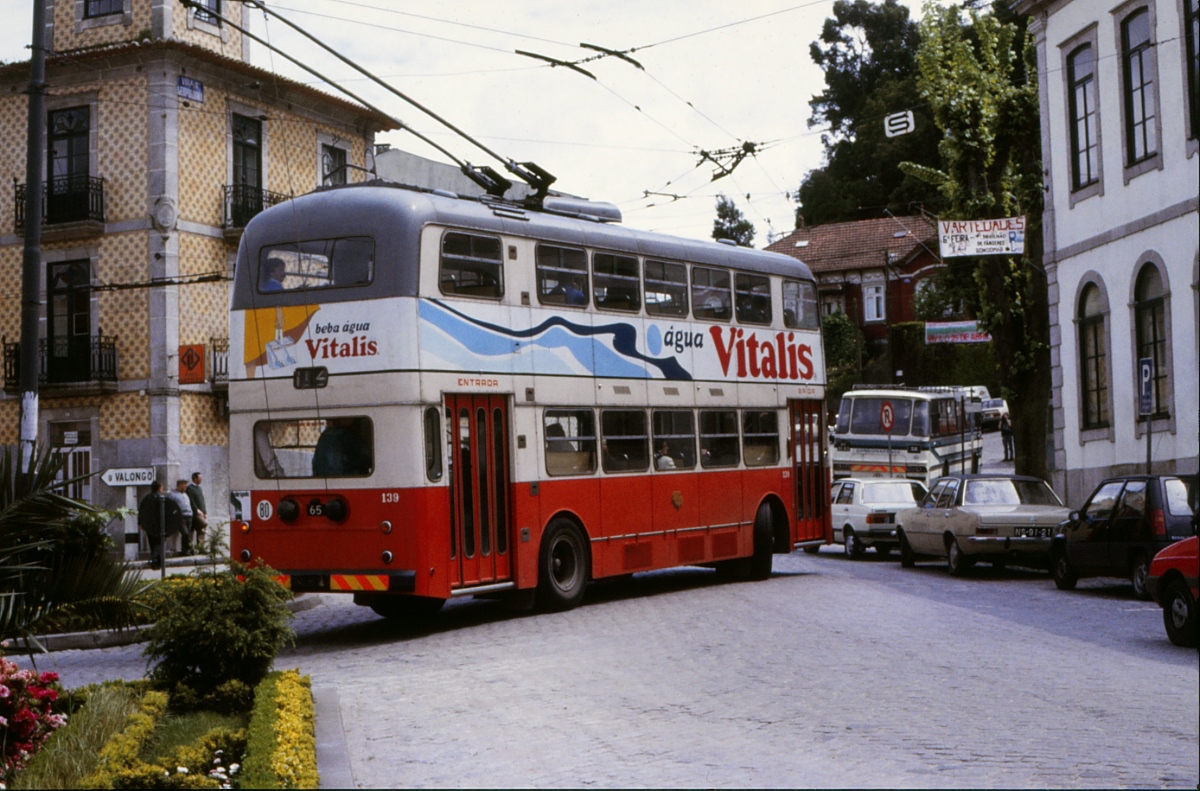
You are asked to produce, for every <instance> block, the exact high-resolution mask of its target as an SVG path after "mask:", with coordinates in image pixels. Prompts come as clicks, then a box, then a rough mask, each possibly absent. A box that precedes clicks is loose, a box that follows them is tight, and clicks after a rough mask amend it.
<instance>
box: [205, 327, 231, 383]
mask: <svg viewBox="0 0 1200 791" xmlns="http://www.w3.org/2000/svg"><path fill="white" fill-rule="evenodd" d="M208 350H209V351H208V353H209V365H208V381H209V383H210V384H211V385H212V386H213V387H218V388H219V387H228V386H229V339H228V338H209V339H208Z"/></svg>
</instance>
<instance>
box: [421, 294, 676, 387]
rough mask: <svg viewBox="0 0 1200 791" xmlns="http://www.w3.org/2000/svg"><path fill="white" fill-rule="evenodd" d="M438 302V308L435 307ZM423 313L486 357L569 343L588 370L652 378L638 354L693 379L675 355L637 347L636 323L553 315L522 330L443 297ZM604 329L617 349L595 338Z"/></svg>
mask: <svg viewBox="0 0 1200 791" xmlns="http://www.w3.org/2000/svg"><path fill="white" fill-rule="evenodd" d="M434 307H436V308H438V310H434V309H433V308H434ZM420 315H421V318H422V319H424V320H426V321H428V322H429V323H430V324H432V325H434V326H436V327H438V328H439V329H441V330H443V331H444V332H446V333H447V334H448V335H450V336H451V337H453V338H455V339H456V340H457V341H458V342H459V343H462V344H464V345H466V346H467V347H468V348H469V349H470V350H471V352H473V353H475V354H478V355H483V356H486V357H499V356H512V355H515V354H518V353H520V352H522V351H525V350H529V351H533V352H534V353H535V354H536V351H537V349H538V348H542V349H564V350H566V351H567V352H568V353H570V354H571V356H572V357H574V358H575V360H577V361H578V362H579V363H580V365H582V366H584V368H585V369H586V370H588V371H591V372H592V373H593V374H595V375H597V376H612V377H622V378H631V379H645V378H649V375H650V374H649V372H648V371H647V370H646V369H645V368H643V367H641V366H640V365H636V364H634V363H633V362H632V360H638V361H641V362H643V363H645V364H647V365H652V366H654V367H655V368H656V369H658V371H659V372H660V373H661V374H662V375H663V377H664V378H665V379H672V380H679V381H691V379H692V375H691V374H690V373H689V372H688V371H687V370H686V369H685V368H684V367H683V366H682V365H680V364H679V361H678V360H677V359H675V358H674V357H668V358H666V359H656V358H654V357H650V356H647V355H645V354H642V353H641V352H640V351H638V349H637V336H638V333H637V328H636V327H634V326H633V325H631V324H625V323H613V324H604V325H600V326H587V325H582V324H575V323H573V322H570V321H568V320H567V319H565V318H563V317H562V316H551V317H550V318H548V319H546V320H545V321H543V322H542V323H541V324H538V325H537V326H536V327H530V328H528V329H524V330H517V329H513V328H511V327H502V326H500V325H497V324H492V323H490V322H486V321H480V320H478V319H475V318H472V317H470V316H468V315H466V314H464V313H461V312H459V311H457V310H455V309H454V308H452V307H450V306H449V305H445V304H443V303H442V302H440V301H438V300H422V301H421V302H420ZM603 335H609V336H611V337H612V341H611V343H612V348H613V349H615V350H616V352H615V353H614V352H613V351H612V350H610V349H609V348H608V347H607V346H606V345H605V344H603V343H595V342H594V340H595V338H596V336H603ZM630 358H632V360H631V359H630ZM541 362H542V361H541V360H540V359H539V364H538V366H537V369H538V371H539V372H543V371H545V372H549V371H547V370H546V369H547V367H550V368H553V367H558V366H543V365H542V364H541ZM556 372H561V373H567V372H565V371H556Z"/></svg>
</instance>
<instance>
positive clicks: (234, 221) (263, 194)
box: [224, 184, 291, 230]
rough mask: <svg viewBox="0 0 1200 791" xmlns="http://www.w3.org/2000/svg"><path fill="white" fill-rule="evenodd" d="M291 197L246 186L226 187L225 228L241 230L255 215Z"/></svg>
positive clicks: (234, 185)
mask: <svg viewBox="0 0 1200 791" xmlns="http://www.w3.org/2000/svg"><path fill="white" fill-rule="evenodd" d="M290 197H291V196H290V195H284V194H283V193H282V192H271V191H270V190H265V189H261V188H259V187H251V186H248V185H246V184H233V185H226V186H225V221H224V223H225V228H226V229H227V230H241V229H242V228H245V227H246V223H248V222H250V220H251V219H253V218H254V215H256V214H258V213H259V212H261V211H262V210H263V209H266V208H268V207H270V206H274V205H275V204H276V203H283V202H284V201H285V200H288V199H289V198H290Z"/></svg>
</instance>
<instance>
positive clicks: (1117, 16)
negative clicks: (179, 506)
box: [1109, 0, 1163, 184]
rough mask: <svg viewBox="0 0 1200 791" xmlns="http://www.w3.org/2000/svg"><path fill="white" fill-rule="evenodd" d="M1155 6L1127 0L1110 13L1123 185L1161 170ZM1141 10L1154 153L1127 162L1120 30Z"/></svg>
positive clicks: (1158, 42)
mask: <svg viewBox="0 0 1200 791" xmlns="http://www.w3.org/2000/svg"><path fill="white" fill-rule="evenodd" d="M1155 6H1156V4H1155V3H1151V2H1147V0H1128V2H1126V3H1123V4H1122V5H1119V6H1117V7H1116V8H1114V9H1113V10H1112V11H1110V12H1109V13H1111V14H1112V17H1113V35H1114V36H1115V37H1116V53H1117V75H1118V80H1119V83H1118V95H1119V96H1120V102H1121V108H1120V113H1119V115H1120V116H1121V162H1122V163H1123V164H1124V179H1125V184H1128V183H1129V182H1131V181H1133V180H1134V179H1135V178H1137V177H1138V176H1140V175H1142V174H1143V173H1148V172H1150V171H1151V170H1162V169H1163V151H1162V148H1163V145H1162V135H1163V129H1162V125H1163V117H1162V79H1161V77H1160V76H1159V68H1158V65H1159V64H1158V45H1159V44H1160V43H1161V42H1160V41H1159V38H1158V14H1157V13H1156V8H1155ZM1142 10H1145V11H1146V13H1147V15H1148V17H1147V19H1148V22H1149V25H1150V46H1149V48H1148V49H1147V50H1146V51H1147V53H1148V58H1149V63H1150V68H1151V70H1152V72H1153V76H1152V79H1153V84H1154V120H1155V123H1154V141H1155V146H1154V153H1153V154H1151V155H1150V156H1148V157H1146V158H1145V159H1142V160H1139V161H1137V162H1133V163H1131V162H1129V146H1128V145H1127V142H1126V141H1127V140H1128V127H1129V118H1128V117H1127V113H1126V112H1125V42H1124V37H1123V35H1122V33H1123V29H1124V25H1125V21H1126V20H1127V19H1129V17H1131V16H1133V15H1134V14H1136V13H1138V12H1139V11H1142Z"/></svg>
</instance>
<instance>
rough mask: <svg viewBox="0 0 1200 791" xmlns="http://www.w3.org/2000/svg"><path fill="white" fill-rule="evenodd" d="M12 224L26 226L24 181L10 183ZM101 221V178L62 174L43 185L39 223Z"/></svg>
mask: <svg viewBox="0 0 1200 791" xmlns="http://www.w3.org/2000/svg"><path fill="white" fill-rule="evenodd" d="M13 188H14V192H15V195H14V197H15V206H14V209H15V214H16V217H15V223H14V224H15V225H16V229H17V230H18V231H21V230H24V228H25V185H24V184H13ZM89 221H90V222H94V223H100V224H103V223H104V179H102V178H99V177H96V176H86V175H84V176H63V177H61V178H56V179H50V180H49V181H47V182H45V183H44V184H43V185H42V224H43V225H63V224H65V223H79V222H89Z"/></svg>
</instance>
